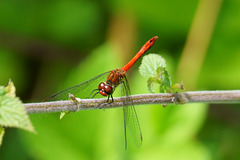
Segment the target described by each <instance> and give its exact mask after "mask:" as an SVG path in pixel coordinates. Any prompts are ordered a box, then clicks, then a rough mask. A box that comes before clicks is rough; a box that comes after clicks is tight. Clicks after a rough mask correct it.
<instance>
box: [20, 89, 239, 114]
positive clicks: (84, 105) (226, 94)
mask: <svg viewBox="0 0 240 160" xmlns="http://www.w3.org/2000/svg"><path fill="white" fill-rule="evenodd" d="M131 99H132V101H127V102H125V101H126V100H127V99H126V98H125V97H118V98H114V102H113V103H106V98H101V99H81V100H80V102H73V101H70V100H68V101H54V102H41V103H25V104H24V106H25V108H26V111H27V112H28V113H48V112H61V111H73V112H74V111H79V110H87V109H103V108H104V109H106V108H116V107H123V106H127V105H132V104H133V105H142V104H171V103H174V104H185V103H240V90H227V91H192V92H180V93H159V94H141V95H133V96H131ZM123 101H124V102H125V103H124V104H123Z"/></svg>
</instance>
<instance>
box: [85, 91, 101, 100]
mask: <svg viewBox="0 0 240 160" xmlns="http://www.w3.org/2000/svg"><path fill="white" fill-rule="evenodd" d="M95 91H99V89H94V90H93V91H92V92H91V93H90V95H89V96H88V97H87V98H94V97H95V96H96V95H97V94H98V93H99V92H96V93H95V94H94V95H93V96H92V94H93V92H95ZM91 96H92V97H91Z"/></svg>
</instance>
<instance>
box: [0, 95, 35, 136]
mask: <svg viewBox="0 0 240 160" xmlns="http://www.w3.org/2000/svg"><path fill="white" fill-rule="evenodd" d="M0 125H1V126H4V127H16V128H22V129H25V130H28V131H30V132H35V130H34V128H33V126H32V124H31V122H30V120H29V118H28V115H27V113H26V111H25V110H24V106H23V104H22V102H21V101H20V100H19V98H17V97H9V96H7V95H3V96H0Z"/></svg>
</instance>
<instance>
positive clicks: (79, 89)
mask: <svg viewBox="0 0 240 160" xmlns="http://www.w3.org/2000/svg"><path fill="white" fill-rule="evenodd" d="M109 73H110V71H109V72H105V73H103V74H100V75H98V76H96V77H94V78H92V79H90V80H87V81H85V82H82V83H80V84H78V85H75V86H73V87H70V88H68V89H65V90H63V91H60V92H57V93H55V94H53V95H52V96H50V97H48V98H46V99H45V100H43V101H56V100H70V98H69V95H68V93H71V94H73V95H74V96H75V97H77V98H82V99H85V98H90V97H91V96H93V95H94V94H95V93H97V90H96V89H98V85H99V83H101V82H105V81H106V79H107V76H108V75H109ZM94 89H95V90H94ZM94 91H95V92H94ZM97 97H102V96H100V95H96V96H95V97H94V98H97Z"/></svg>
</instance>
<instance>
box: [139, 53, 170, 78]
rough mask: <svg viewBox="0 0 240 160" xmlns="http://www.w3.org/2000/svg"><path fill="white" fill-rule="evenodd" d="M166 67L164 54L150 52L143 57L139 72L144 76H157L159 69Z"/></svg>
mask: <svg viewBox="0 0 240 160" xmlns="http://www.w3.org/2000/svg"><path fill="white" fill-rule="evenodd" d="M165 67H166V61H165V59H164V58H163V57H162V56H160V55H158V54H148V55H147V56H144V57H143V60H142V64H141V65H140V67H139V72H140V74H141V75H142V76H143V77H155V76H157V75H158V73H157V70H158V69H159V68H165Z"/></svg>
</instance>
